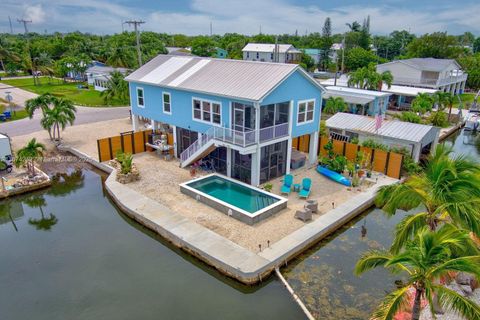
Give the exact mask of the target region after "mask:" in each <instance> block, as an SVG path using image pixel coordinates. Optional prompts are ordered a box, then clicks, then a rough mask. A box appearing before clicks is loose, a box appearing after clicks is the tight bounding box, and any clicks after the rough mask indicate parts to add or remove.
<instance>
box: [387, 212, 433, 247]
mask: <svg viewBox="0 0 480 320" xmlns="http://www.w3.org/2000/svg"><path fill="white" fill-rule="evenodd" d="M427 219H428V213H427V212H421V213H417V214H410V215H407V216H405V218H403V219H402V220H401V221H400V222H399V223H398V224H397V225H396V227H395V238H394V240H393V242H392V245H391V247H390V251H391V252H392V253H398V252H399V251H400V250H401V249H402V248H403V247H404V246H405V244H406V243H407V242H408V240H410V239H412V238H413V237H414V236H415V235H416V234H417V232H418V231H419V230H421V229H422V228H423V227H425V226H426V225H427Z"/></svg>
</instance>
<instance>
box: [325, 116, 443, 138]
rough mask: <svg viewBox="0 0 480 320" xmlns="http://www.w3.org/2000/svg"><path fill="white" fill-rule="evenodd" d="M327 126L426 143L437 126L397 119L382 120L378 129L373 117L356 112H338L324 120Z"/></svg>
mask: <svg viewBox="0 0 480 320" xmlns="http://www.w3.org/2000/svg"><path fill="white" fill-rule="evenodd" d="M326 126H327V127H328V128H334V129H340V130H347V131H353V132H357V133H365V134H368V135H377V136H382V137H386V138H392V139H398V140H404V141H409V142H415V143H418V142H421V143H422V144H423V145H426V144H428V143H430V142H431V141H433V140H434V139H435V137H436V135H437V132H438V131H439V130H440V129H439V128H436V127H433V126H427V125H424V124H417V123H410V122H403V121H397V120H384V121H382V126H381V127H380V129H378V131H377V130H376V129H375V118H372V117H367V116H361V115H358V114H351V113H343V112H339V113H337V114H335V115H333V116H332V117H331V118H329V119H328V120H327V121H326Z"/></svg>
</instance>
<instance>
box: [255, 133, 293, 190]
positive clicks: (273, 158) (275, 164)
mask: <svg viewBox="0 0 480 320" xmlns="http://www.w3.org/2000/svg"><path fill="white" fill-rule="evenodd" d="M286 161H287V141H282V142H278V143H274V144H271V145H268V146H265V147H263V148H262V149H261V154H260V183H265V182H267V181H268V180H271V179H274V178H276V177H280V176H283V175H284V174H285V172H286V169H287V164H286Z"/></svg>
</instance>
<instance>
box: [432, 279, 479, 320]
mask: <svg viewBox="0 0 480 320" xmlns="http://www.w3.org/2000/svg"><path fill="white" fill-rule="evenodd" d="M433 288H434V290H435V291H436V293H437V295H438V300H439V302H440V305H441V306H442V307H443V308H444V309H446V310H448V309H449V310H452V311H455V312H457V313H458V314H459V315H461V316H463V317H464V318H465V319H480V306H479V305H478V304H476V303H475V302H473V301H471V300H469V299H468V298H466V297H464V296H462V295H461V294H459V293H457V292H455V291H454V290H451V289H448V288H446V287H444V286H442V285H433Z"/></svg>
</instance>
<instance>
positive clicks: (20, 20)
mask: <svg viewBox="0 0 480 320" xmlns="http://www.w3.org/2000/svg"><path fill="white" fill-rule="evenodd" d="M17 21H18V23H23V27H24V28H25V34H27V33H28V28H27V23H32V20H25V19H17Z"/></svg>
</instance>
